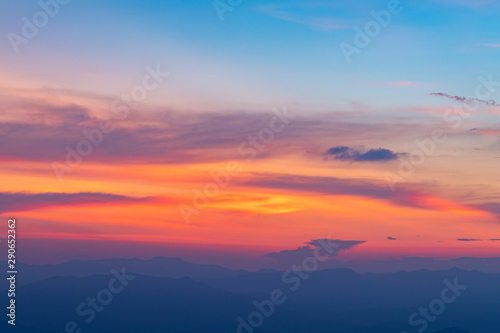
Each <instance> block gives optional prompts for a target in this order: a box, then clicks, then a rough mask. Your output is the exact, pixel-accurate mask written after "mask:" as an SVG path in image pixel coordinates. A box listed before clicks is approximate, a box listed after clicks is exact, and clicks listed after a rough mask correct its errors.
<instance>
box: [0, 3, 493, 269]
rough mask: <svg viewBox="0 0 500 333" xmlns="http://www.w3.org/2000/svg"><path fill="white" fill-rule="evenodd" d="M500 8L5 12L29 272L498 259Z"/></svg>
mask: <svg viewBox="0 0 500 333" xmlns="http://www.w3.org/2000/svg"><path fill="white" fill-rule="evenodd" d="M230 3H232V5H231V4H230ZM44 8H45V9H44ZM44 10H45V12H46V13H45V12H44ZM499 12H500V3H498V2H495V1H489V0H480V1H468V0H424V1H418V2H416V1H409V0H401V1H399V2H398V1H395V0H391V1H378V0H377V1H350V2H344V1H323V0H321V1H320V0H318V1H312V0H311V1H272V2H265V1H257V0H247V1H242V2H241V3H240V4H239V2H238V1H233V2H231V1H228V2H225V1H222V0H221V1H218V2H211V1H209V0H203V1H201V0H193V1H181V0H172V1H148V2H141V1H117V0H109V1H106V2H105V3H103V2H102V1H92V0H91V1H78V0H72V1H67V2H64V1H62V0H61V2H60V3H59V2H58V3H56V2H54V1H43V0H42V1H41V2H35V1H26V0H23V1H16V2H9V3H7V4H5V8H4V10H3V11H2V13H1V14H0V16H1V17H0V18H1V19H0V32H1V33H2V35H3V37H2V38H1V39H0V49H1V50H2V51H1V52H0V102H1V104H0V105H1V106H2V107H1V109H0V133H1V137H2V142H1V143H0V161H1V162H0V170H1V172H0V183H1V184H2V189H1V190H0V214H1V215H2V217H3V218H4V219H5V220H6V219H7V218H9V217H15V218H16V219H18V220H19V221H20V223H19V224H18V225H19V230H18V232H20V233H21V235H22V238H24V239H25V240H26V243H25V244H26V245H25V247H24V249H23V248H22V247H20V249H19V251H20V255H22V257H21V258H20V260H24V261H25V262H31V263H47V262H60V261H66V260H72V259H90V258H107V257H141V258H151V257H155V256H177V257H182V258H184V259H189V260H191V261H194V262H210V263H220V264H224V265H226V266H231V267H238V268H246V267H251V268H253V269H257V268H259V267H263V266H265V263H264V261H262V260H267V259H269V255H267V256H266V254H270V253H278V252H280V251H283V250H286V249H290V250H293V249H300V248H302V247H304V246H308V245H307V244H310V242H311V241H312V240H315V239H325V238H331V239H337V240H343V241H346V242H353V243H352V244H354V245H353V246H350V247H349V248H346V249H345V250H343V251H341V252H340V253H339V255H338V257H337V259H341V260H346V261H349V260H369V259H373V260H385V259H390V258H403V257H425V258H448V259H452V258H458V257H464V256H467V257H482V258H486V257H495V256H498V253H499V249H500V241H499V239H500V202H499V194H500V183H499V182H500V178H499V176H498V168H499V167H500V159H499V158H500V153H498V148H499V146H500V144H499V135H500V124H499V122H498V115H499V112H500V105H499V104H497V101H498V102H499V103H500V98H499V96H500V94H499V90H500V76H499V75H500V74H499V72H500V64H499V63H498V55H499V53H500V39H498V36H497V34H496V33H495V32H496V31H498V25H499V24H500V23H499V21H498V14H499ZM376 17H378V19H379V20H381V21H376ZM379 22H382V23H379ZM367 29H368V32H367ZM369 29H375V30H369ZM346 50H349V51H346ZM353 50H355V51H353ZM346 52H347V53H346ZM349 244H351V243H349Z"/></svg>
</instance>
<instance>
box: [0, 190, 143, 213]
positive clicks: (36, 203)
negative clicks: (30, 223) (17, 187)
mask: <svg viewBox="0 0 500 333" xmlns="http://www.w3.org/2000/svg"><path fill="white" fill-rule="evenodd" d="M152 199H153V198H134V197H128V196H123V195H116V194H108V193H93V192H80V193H25V192H21V193H5V192H3V193H0V213H7V212H21V211H27V210H33V209H38V208H43V207H49V206H73V205H88V204H113V203H116V204H123V203H129V204H132V203H142V202H148V201H150V200H152Z"/></svg>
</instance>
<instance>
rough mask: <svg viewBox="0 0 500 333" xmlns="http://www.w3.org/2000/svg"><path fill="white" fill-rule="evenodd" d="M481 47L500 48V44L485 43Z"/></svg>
mask: <svg viewBox="0 0 500 333" xmlns="http://www.w3.org/2000/svg"><path fill="white" fill-rule="evenodd" d="M481 45H483V46H488V47H500V44H492V43H483V44H481Z"/></svg>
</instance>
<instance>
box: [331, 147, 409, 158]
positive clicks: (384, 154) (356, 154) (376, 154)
mask: <svg viewBox="0 0 500 333" xmlns="http://www.w3.org/2000/svg"><path fill="white" fill-rule="evenodd" d="M323 155H326V156H329V155H333V156H335V159H336V160H342V161H351V162H387V161H392V160H395V159H397V158H398V157H399V156H400V155H401V154H397V153H394V152H392V151H391V150H389V149H384V148H378V149H370V150H368V151H367V152H362V151H361V150H359V149H356V148H350V147H347V146H337V147H332V148H330V149H327V150H326V151H325V152H324V153H323Z"/></svg>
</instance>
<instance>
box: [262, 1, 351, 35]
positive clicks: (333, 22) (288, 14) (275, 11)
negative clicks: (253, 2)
mask: <svg viewBox="0 0 500 333" xmlns="http://www.w3.org/2000/svg"><path fill="white" fill-rule="evenodd" d="M257 10H258V11H259V12H261V13H264V14H266V15H268V16H271V17H274V18H277V19H280V20H283V21H287V22H291V23H296V24H300V25H305V26H308V27H310V28H313V29H315V30H337V29H347V28H350V27H351V25H349V24H346V23H345V22H344V21H342V20H339V19H334V18H329V17H324V16H315V15H312V14H311V15H304V14H302V13H301V14H300V15H299V14H298V13H293V12H292V11H291V10H290V9H287V8H285V7H283V6H278V5H262V6H259V7H258V9H257Z"/></svg>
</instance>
